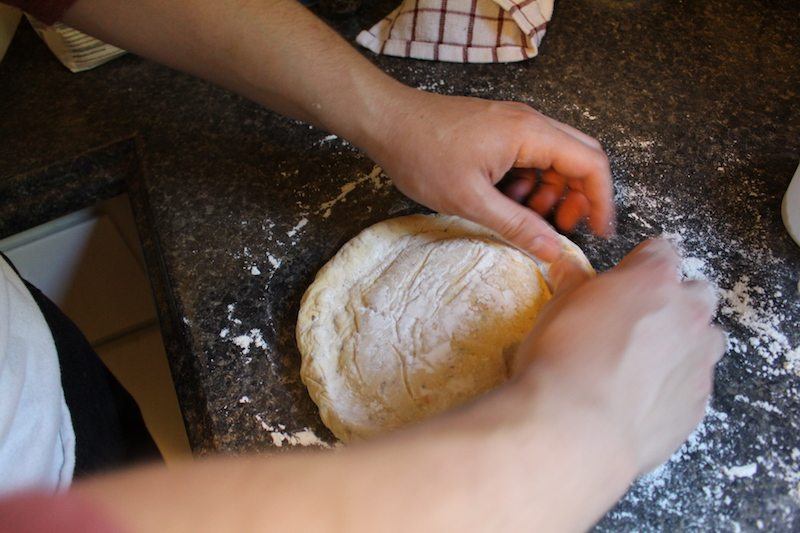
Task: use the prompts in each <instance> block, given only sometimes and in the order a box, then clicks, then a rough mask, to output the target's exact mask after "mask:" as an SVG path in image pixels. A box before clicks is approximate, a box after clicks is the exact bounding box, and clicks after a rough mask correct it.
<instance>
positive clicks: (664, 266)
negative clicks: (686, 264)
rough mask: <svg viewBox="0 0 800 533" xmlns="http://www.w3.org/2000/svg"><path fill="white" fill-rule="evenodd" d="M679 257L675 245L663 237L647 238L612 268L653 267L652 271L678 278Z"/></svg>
mask: <svg viewBox="0 0 800 533" xmlns="http://www.w3.org/2000/svg"><path fill="white" fill-rule="evenodd" d="M680 262H681V258H680V256H679V255H678V251H677V250H676V249H675V247H674V246H673V245H672V244H671V243H670V242H669V241H666V240H664V239H648V240H646V241H644V242H642V243H640V244H639V245H637V246H636V247H635V248H634V249H633V250H631V252H630V253H628V255H626V256H625V257H624V258H623V259H622V261H620V262H619V264H618V265H617V266H615V267H614V270H617V271H620V270H621V271H625V270H629V269H637V268H638V269H642V270H647V269H648V268H649V269H653V270H654V273H658V274H660V275H663V276H666V277H667V278H668V279H671V278H674V279H675V280H676V281H677V280H678V267H679V266H680Z"/></svg>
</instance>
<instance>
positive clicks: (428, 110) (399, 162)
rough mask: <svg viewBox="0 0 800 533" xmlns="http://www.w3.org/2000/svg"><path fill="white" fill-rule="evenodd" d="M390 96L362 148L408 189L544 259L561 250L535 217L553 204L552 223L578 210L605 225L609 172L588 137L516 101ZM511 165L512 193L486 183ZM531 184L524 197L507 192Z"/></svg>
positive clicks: (603, 229)
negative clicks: (538, 175)
mask: <svg viewBox="0 0 800 533" xmlns="http://www.w3.org/2000/svg"><path fill="white" fill-rule="evenodd" d="M393 102H394V104H393V111H392V112H390V113H387V118H386V120H385V121H384V122H382V123H381V124H380V127H379V128H378V130H380V131H379V132H377V133H376V134H375V135H373V136H372V139H373V141H372V142H370V143H368V145H367V146H366V147H365V148H366V149H367V151H368V152H369V153H370V155H371V156H372V157H373V159H375V160H376V162H377V163H378V164H380V165H381V166H382V167H383V168H384V170H385V171H386V172H387V174H388V175H389V176H391V178H392V179H393V181H394V183H395V185H396V186H397V188H398V189H400V191H402V192H403V193H404V194H406V195H407V196H409V197H410V198H412V199H414V200H416V201H418V202H420V203H422V204H424V205H426V206H428V207H430V208H431V209H435V210H436V211H439V212H442V213H447V214H455V215H459V216H462V217H464V218H467V219H470V220H472V221H474V222H477V223H479V224H482V225H483V226H486V227H488V228H490V229H493V230H495V231H497V232H498V233H500V234H501V235H502V236H503V237H505V238H506V239H507V240H508V241H509V242H511V243H512V244H514V245H516V246H517V247H519V248H521V249H523V250H526V251H528V252H530V253H532V254H534V255H536V256H538V257H540V258H541V259H543V260H546V261H553V260H555V259H556V258H557V257H558V256H559V255H560V254H561V244H560V242H559V240H558V238H557V237H556V233H555V230H554V229H553V228H552V227H551V226H550V225H549V224H548V223H547V222H546V221H545V220H544V219H543V218H542V216H545V215H547V214H549V212H550V211H552V210H553V209H555V221H556V224H557V225H558V226H559V227H560V228H561V229H562V230H565V231H569V230H571V229H573V228H574V227H575V226H576V225H577V224H578V223H579V222H580V221H581V220H582V219H584V218H587V217H588V220H589V224H590V226H591V228H592V230H593V231H594V232H595V233H597V234H598V235H608V234H609V233H610V232H611V231H613V230H612V219H613V216H614V208H613V203H612V186H611V174H610V171H609V166H608V159H607V157H606V155H605V153H604V152H603V150H602V148H601V146H600V144H599V143H598V142H597V141H596V140H595V139H593V138H591V137H589V136H588V135H585V134H583V133H581V132H580V131H578V130H576V129H574V128H572V127H570V126H567V125H566V124H562V123H560V122H558V121H555V120H553V119H550V118H548V117H546V116H544V115H542V114H541V113H539V112H537V111H536V110H534V109H533V108H531V107H529V106H527V105H525V104H521V103H515V102H494V101H488V100H481V99H477V98H466V97H455V96H441V95H436V94H431V93H426V92H422V91H416V90H408V89H407V88H406V90H405V91H403V92H402V93H401V94H400V95H399V96H397V97H395V98H393ZM512 169H513V172H514V176H515V178H516V179H515V181H513V182H512V185H511V188H510V190H508V191H507V192H508V194H509V195H511V196H513V197H514V199H512V198H509V197H508V196H506V195H504V194H503V193H501V192H500V191H498V190H497V189H496V188H495V187H494V185H495V184H496V183H497V182H498V181H500V180H501V179H502V178H503V176H504V175H505V174H506V173H507V172H508V171H509V170H512ZM536 170H540V171H542V172H541V180H540V182H539V184H538V188H536V185H537V184H536V181H537V179H536ZM531 193H533V194H532V195H531V196H530V199H529V201H528V203H529V206H530V207H528V206H523V205H520V204H519V203H517V201H515V199H517V200H519V199H522V198H523V197H527V196H529V195H530V194H531ZM562 197H563V200H562ZM531 208H533V209H531Z"/></svg>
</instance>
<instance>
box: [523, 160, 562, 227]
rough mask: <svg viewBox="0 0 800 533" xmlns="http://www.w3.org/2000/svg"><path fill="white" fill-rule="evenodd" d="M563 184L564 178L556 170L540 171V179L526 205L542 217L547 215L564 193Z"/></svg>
mask: <svg viewBox="0 0 800 533" xmlns="http://www.w3.org/2000/svg"><path fill="white" fill-rule="evenodd" d="M564 184H565V180H564V178H563V177H562V176H559V175H558V173H557V172H554V171H553V170H546V171H544V172H542V181H541V183H540V184H539V188H538V189H536V192H535V193H534V194H533V196H531V198H530V199H529V200H528V205H529V206H530V207H531V209H533V210H534V211H536V212H537V213H539V215H541V216H543V217H545V216H547V215H549V214H550V212H551V211H552V210H553V207H554V206H555V205H556V203H557V202H558V201H559V200H561V197H562V196H563V194H564Z"/></svg>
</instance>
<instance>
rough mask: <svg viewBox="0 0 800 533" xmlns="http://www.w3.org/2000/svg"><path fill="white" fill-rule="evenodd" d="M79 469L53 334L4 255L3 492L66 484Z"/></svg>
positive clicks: (0, 323) (0, 283)
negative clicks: (76, 467) (76, 469)
mask: <svg viewBox="0 0 800 533" xmlns="http://www.w3.org/2000/svg"><path fill="white" fill-rule="evenodd" d="M74 468H75V433H74V431H73V429H72V419H71V418H70V414H69V410H68V409H67V404H66V402H65V401H64V390H63V389H62V387H61V371H60V369H59V363H58V354H57V352H56V347H55V344H54V342H53V336H52V334H51V333H50V329H49V328H48V327H47V322H45V319H44V316H42V313H41V312H40V311H39V307H38V306H37V305H36V302H35V301H34V299H33V297H32V296H31V294H30V292H28V289H27V288H26V287H25V285H24V283H23V282H22V280H21V279H20V278H19V276H17V275H16V273H15V272H14V271H13V270H12V269H11V267H10V266H9V265H8V263H6V262H5V261H4V260H3V259H2V258H0V495H2V494H3V493H7V492H10V491H13V490H19V489H28V488H36V489H39V490H52V491H55V490H58V489H62V488H65V487H67V486H69V484H70V482H71V481H72V473H73V470H74Z"/></svg>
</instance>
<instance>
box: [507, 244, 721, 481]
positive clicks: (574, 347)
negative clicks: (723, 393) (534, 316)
mask: <svg viewBox="0 0 800 533" xmlns="http://www.w3.org/2000/svg"><path fill="white" fill-rule="evenodd" d="M678 265H679V257H678V255H677V254H676V252H675V250H674V249H673V248H672V246H671V245H670V244H669V243H667V242H666V241H663V240H653V241H647V242H645V243H643V244H641V245H639V246H638V247H637V248H636V249H634V250H633V251H632V252H631V253H630V254H629V255H628V256H627V257H626V258H625V259H624V260H623V261H622V262H621V263H620V264H619V265H618V266H617V267H616V268H614V269H613V270H611V271H609V272H608V273H605V274H601V275H599V276H597V277H596V278H594V279H593V280H590V281H587V282H585V283H581V281H582V280H581V279H580V277H579V276H576V275H574V274H575V273H574V272H573V273H572V274H570V276H567V277H565V278H564V280H563V282H562V283H561V284H560V285H559V287H558V288H557V292H556V294H555V296H554V298H553V300H551V302H549V303H548V306H547V307H546V308H545V309H544V310H543V312H542V314H541V315H540V318H539V320H538V322H537V325H536V327H535V329H534V330H533V332H532V333H531V334H530V336H529V337H528V338H527V339H526V340H525V341H524V343H523V344H522V346H521V347H520V349H519V352H518V354H517V358H516V360H515V363H514V367H515V372H516V373H517V374H518V377H519V381H518V384H521V386H523V387H524V388H525V389H527V390H530V391H531V394H533V395H534V396H535V397H534V398H532V399H531V404H532V405H535V406H537V407H536V408H537V409H540V410H543V411H545V412H547V413H548V416H549V417H552V418H550V420H559V421H565V420H566V421H572V422H573V423H572V425H570V426H568V427H571V428H572V429H573V430H574V431H575V433H576V438H580V437H586V434H585V432H583V429H582V428H584V427H587V425H588V426H591V427H592V428H593V430H594V431H595V432H598V431H600V432H604V433H605V435H602V434H597V433H593V434H592V435H591V439H592V440H594V441H595V442H599V441H605V442H608V440H607V439H611V440H612V442H613V447H614V448H616V449H619V450H620V451H621V453H628V454H629V459H630V460H631V462H632V465H633V468H634V469H635V471H636V472H638V473H639V474H642V473H645V472H646V471H648V470H650V469H652V468H654V467H655V466H657V465H659V464H661V463H662V462H663V461H665V460H666V459H667V458H669V456H670V455H671V454H672V453H673V452H674V451H675V450H676V449H677V448H678V447H679V446H680V444H681V443H682V442H683V441H684V440H685V438H686V436H687V435H688V434H689V433H690V431H691V430H692V429H693V428H694V427H695V426H696V425H697V424H698V423H699V422H700V420H701V419H702V418H703V414H704V412H705V406H706V402H707V400H708V397H709V395H710V393H711V389H712V385H713V369H714V365H715V363H716V362H717V361H718V360H719V358H720V357H721V356H722V354H723V352H724V350H725V346H726V341H725V336H724V335H723V333H722V331H721V330H720V329H719V328H717V327H715V326H712V325H710V320H711V318H712V316H713V314H714V310H715V308H716V298H715V296H714V292H713V291H712V290H711V288H710V287H709V286H708V285H707V284H706V283H703V282H697V281H689V282H681V281H680V280H679V276H678ZM587 421H590V422H589V423H588V424H587ZM598 428H599V429H598ZM604 437H605V438H604Z"/></svg>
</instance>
